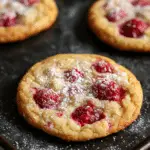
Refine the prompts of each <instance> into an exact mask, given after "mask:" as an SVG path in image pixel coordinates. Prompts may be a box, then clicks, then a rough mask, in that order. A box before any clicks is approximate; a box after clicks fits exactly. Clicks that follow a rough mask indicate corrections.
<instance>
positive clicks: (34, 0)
mask: <svg viewBox="0 0 150 150" xmlns="http://www.w3.org/2000/svg"><path fill="white" fill-rule="evenodd" d="M39 1H40V0H20V2H21V3H23V4H24V5H26V6H30V5H33V4H34V3H37V2H39Z"/></svg>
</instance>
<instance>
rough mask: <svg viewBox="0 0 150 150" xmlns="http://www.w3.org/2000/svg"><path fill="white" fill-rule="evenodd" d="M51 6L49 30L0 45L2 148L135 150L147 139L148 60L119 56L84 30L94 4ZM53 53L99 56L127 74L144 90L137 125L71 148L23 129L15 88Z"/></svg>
mask: <svg viewBox="0 0 150 150" xmlns="http://www.w3.org/2000/svg"><path fill="white" fill-rule="evenodd" d="M56 2H57V4H58V7H59V10H60V13H59V17H58V19H57V22H56V23H55V25H54V26H53V27H52V28H51V29H49V30H47V31H45V32H42V33H41V34H39V35H37V36H35V37H32V38H30V39H28V40H25V41H23V42H18V43H13V44H2V45H0V137H1V138H0V139H3V140H1V141H2V142H3V145H7V149H16V150H132V149H136V148H135V147H136V146H137V145H138V144H139V143H141V142H142V141H143V140H145V139H146V138H147V137H149V136H150V109H149V105H150V100H149V99H150V54H148V53H147V54H146V53H133V52H120V51H117V50H116V49H113V48H112V47H110V46H108V45H106V44H104V43H102V42H100V41H99V40H98V39H97V38H96V37H95V35H94V34H93V33H92V32H91V31H90V30H89V29H88V25H87V11H88V9H89V7H90V5H91V4H92V3H93V2H94V0H84V1H81V0H57V1H56ZM8 34H9V33H8ZM57 53H94V54H101V55H104V56H108V57H110V58H112V59H114V60H115V61H117V62H118V63H120V64H121V65H124V66H126V67H127V68H129V69H130V70H131V71H132V72H133V73H134V74H135V75H136V76H137V78H138V80H140V81H141V84H142V87H143V90H144V104H143V107H142V111H141V116H140V117H139V118H138V120H137V121H135V122H134V123H133V124H132V125H131V126H130V127H128V128H127V129H126V130H124V131H120V132H119V133H116V134H113V135H110V136H108V137H106V138H102V139H96V140H91V141H88V142H76V143H73V142H65V141H62V140H60V139H58V138H56V137H53V136H50V135H47V134H46V133H44V132H42V131H40V130H38V129H35V128H32V127H31V126H30V125H28V124H27V123H26V122H25V121H24V119H23V118H22V117H21V116H19V114H18V112H17V106H16V90H17V85H18V82H19V81H20V79H21V77H22V76H23V74H24V73H25V72H26V71H27V70H28V69H29V68H30V67H31V66H32V65H33V64H34V63H36V62H38V61H40V60H42V59H44V58H46V57H48V56H51V55H55V54H57ZM4 143H5V144H4Z"/></svg>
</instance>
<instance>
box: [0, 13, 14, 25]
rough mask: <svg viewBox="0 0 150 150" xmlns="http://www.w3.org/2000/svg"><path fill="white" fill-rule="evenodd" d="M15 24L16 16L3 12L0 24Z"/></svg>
mask: <svg viewBox="0 0 150 150" xmlns="http://www.w3.org/2000/svg"><path fill="white" fill-rule="evenodd" d="M14 25H16V16H13V15H12V16H11V15H9V14H4V15H3V16H2V17H1V19H0V26H1V27H2V26H3V27H10V26H14Z"/></svg>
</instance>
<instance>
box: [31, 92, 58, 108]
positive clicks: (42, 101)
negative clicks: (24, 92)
mask: <svg viewBox="0 0 150 150" xmlns="http://www.w3.org/2000/svg"><path fill="white" fill-rule="evenodd" d="M33 98H34V100H35V102H36V104H38V106H39V107H40V108H47V109H54V108H57V106H58V105H59V103H60V96H59V95H58V94H56V93H54V92H53V91H52V90H51V89H36V93H35V94H34V95H33Z"/></svg>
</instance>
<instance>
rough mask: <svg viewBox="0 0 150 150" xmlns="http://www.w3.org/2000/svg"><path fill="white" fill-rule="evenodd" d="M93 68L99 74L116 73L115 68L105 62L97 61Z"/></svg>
mask: <svg viewBox="0 0 150 150" xmlns="http://www.w3.org/2000/svg"><path fill="white" fill-rule="evenodd" d="M93 67H94V69H95V70H96V71H97V72H98V73H113V72H114V67H113V66H112V65H111V64H110V63H108V62H107V61H104V60H99V61H97V62H96V63H94V64H93Z"/></svg>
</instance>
